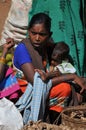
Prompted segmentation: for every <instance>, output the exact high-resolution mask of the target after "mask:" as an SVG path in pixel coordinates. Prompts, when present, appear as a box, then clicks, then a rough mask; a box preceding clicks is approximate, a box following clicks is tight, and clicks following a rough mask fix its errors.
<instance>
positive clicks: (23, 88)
mask: <svg viewBox="0 0 86 130" xmlns="http://www.w3.org/2000/svg"><path fill="white" fill-rule="evenodd" d="M17 80H18V83H19V85H20V89H21V91H22V93H24V92H25V90H26V86H27V85H28V82H27V81H26V80H23V79H19V78H17Z"/></svg>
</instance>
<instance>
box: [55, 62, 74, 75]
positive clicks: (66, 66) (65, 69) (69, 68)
mask: <svg viewBox="0 0 86 130" xmlns="http://www.w3.org/2000/svg"><path fill="white" fill-rule="evenodd" d="M56 69H59V71H60V72H61V73H62V74H67V73H76V69H75V68H74V67H73V65H72V64H71V63H68V62H66V61H63V62H62V63H61V64H59V65H57V66H56V67H55V68H54V70H56Z"/></svg>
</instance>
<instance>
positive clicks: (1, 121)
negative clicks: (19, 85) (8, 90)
mask: <svg viewBox="0 0 86 130" xmlns="http://www.w3.org/2000/svg"><path fill="white" fill-rule="evenodd" d="M0 126H1V127H0V128H3V130H8V129H9V130H20V129H21V128H22V127H23V118H22V116H21V114H20V112H19V111H18V109H17V108H16V107H15V105H14V104H13V103H12V102H11V101H10V100H8V99H6V98H2V99H0Z"/></svg>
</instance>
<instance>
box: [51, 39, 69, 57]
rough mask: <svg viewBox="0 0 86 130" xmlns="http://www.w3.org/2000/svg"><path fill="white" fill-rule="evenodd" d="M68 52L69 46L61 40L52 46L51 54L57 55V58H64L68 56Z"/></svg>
mask: <svg viewBox="0 0 86 130" xmlns="http://www.w3.org/2000/svg"><path fill="white" fill-rule="evenodd" d="M69 52H70V49H69V46H68V45H67V44H66V43H65V42H63V41H62V42H57V43H56V45H55V47H54V50H53V53H52V56H54V55H58V58H59V59H60V60H65V59H66V58H68V56H69Z"/></svg>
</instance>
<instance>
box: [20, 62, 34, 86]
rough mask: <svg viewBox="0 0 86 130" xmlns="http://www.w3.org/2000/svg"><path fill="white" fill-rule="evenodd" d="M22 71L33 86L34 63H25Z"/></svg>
mask: <svg viewBox="0 0 86 130" xmlns="http://www.w3.org/2000/svg"><path fill="white" fill-rule="evenodd" d="M21 70H22V71H23V73H24V76H25V77H26V80H27V81H28V82H30V83H31V84H33V80H34V74H35V71H34V67H33V65H32V63H25V64H23V65H21Z"/></svg>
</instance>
